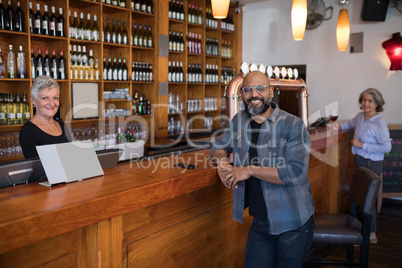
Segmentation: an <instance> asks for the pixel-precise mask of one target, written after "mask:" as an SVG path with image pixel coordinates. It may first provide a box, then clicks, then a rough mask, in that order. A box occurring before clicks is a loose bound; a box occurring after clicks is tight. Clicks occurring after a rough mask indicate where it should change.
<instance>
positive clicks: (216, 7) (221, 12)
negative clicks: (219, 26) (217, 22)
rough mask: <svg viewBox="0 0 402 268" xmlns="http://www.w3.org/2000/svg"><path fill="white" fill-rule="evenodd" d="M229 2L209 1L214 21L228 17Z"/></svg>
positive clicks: (225, 0) (226, 0) (223, 0)
mask: <svg viewBox="0 0 402 268" xmlns="http://www.w3.org/2000/svg"><path fill="white" fill-rule="evenodd" d="M229 4H230V0H211V5H212V14H213V16H214V18H215V19H224V18H226V17H227V16H228V11H229Z"/></svg>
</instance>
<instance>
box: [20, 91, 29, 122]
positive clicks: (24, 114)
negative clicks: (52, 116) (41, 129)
mask: <svg viewBox="0 0 402 268" xmlns="http://www.w3.org/2000/svg"><path fill="white" fill-rule="evenodd" d="M22 107H23V110H22V120H23V123H25V122H26V121H28V120H29V119H30V118H31V111H30V108H29V103H28V102H27V93H24V94H22Z"/></svg>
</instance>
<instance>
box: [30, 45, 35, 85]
mask: <svg viewBox="0 0 402 268" xmlns="http://www.w3.org/2000/svg"><path fill="white" fill-rule="evenodd" d="M31 78H32V79H35V78H36V57H35V54H34V48H33V47H31Z"/></svg>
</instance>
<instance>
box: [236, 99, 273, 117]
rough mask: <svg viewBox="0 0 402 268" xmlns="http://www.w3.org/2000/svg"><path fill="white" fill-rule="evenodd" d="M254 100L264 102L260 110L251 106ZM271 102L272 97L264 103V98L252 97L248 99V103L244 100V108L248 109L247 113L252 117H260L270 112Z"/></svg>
mask: <svg viewBox="0 0 402 268" xmlns="http://www.w3.org/2000/svg"><path fill="white" fill-rule="evenodd" d="M253 100H260V101H262V105H261V107H260V108H252V107H251V106H250V105H249V104H250V102H251V101H253ZM271 101H272V98H271V96H269V98H268V99H267V100H266V101H264V99H263V98H258V97H254V98H253V97H251V98H249V99H247V101H244V100H243V103H244V107H246V111H247V112H248V113H249V114H250V115H260V114H263V113H265V112H266V111H268V109H269V107H270V106H271Z"/></svg>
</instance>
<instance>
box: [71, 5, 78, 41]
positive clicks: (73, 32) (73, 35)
mask: <svg viewBox="0 0 402 268" xmlns="http://www.w3.org/2000/svg"><path fill="white" fill-rule="evenodd" d="M71 25H72V27H71V29H70V30H71V32H70V35H71V36H70V38H74V39H78V27H79V26H78V15H77V11H74V20H73V23H72V24H71Z"/></svg>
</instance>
